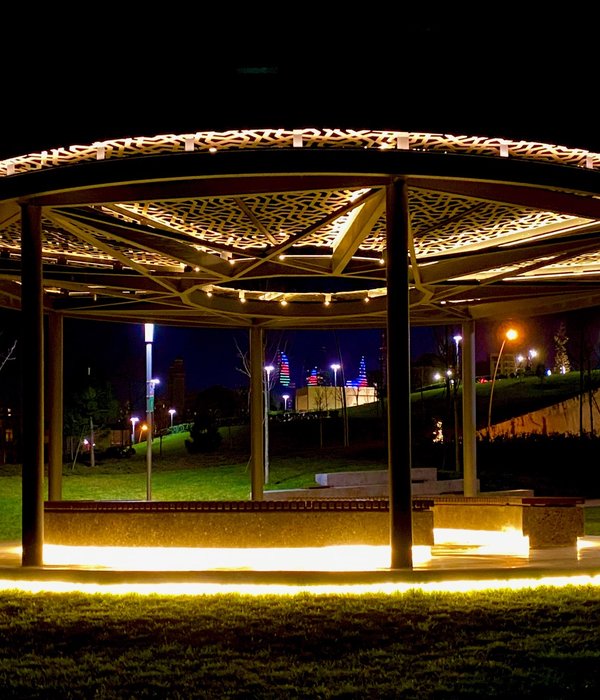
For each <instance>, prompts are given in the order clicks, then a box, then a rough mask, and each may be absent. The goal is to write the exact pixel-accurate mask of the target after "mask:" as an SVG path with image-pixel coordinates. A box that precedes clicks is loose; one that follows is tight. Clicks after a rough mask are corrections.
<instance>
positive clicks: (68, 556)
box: [0, 536, 600, 594]
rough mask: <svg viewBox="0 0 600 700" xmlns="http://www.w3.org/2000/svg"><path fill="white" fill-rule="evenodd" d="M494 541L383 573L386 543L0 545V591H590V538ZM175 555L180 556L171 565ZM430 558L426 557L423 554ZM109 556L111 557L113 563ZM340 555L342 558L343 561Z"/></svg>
mask: <svg viewBox="0 0 600 700" xmlns="http://www.w3.org/2000/svg"><path fill="white" fill-rule="evenodd" d="M506 545H507V542H505V543H502V542H497V543H496V544H495V545H482V546H477V545H470V546H459V545H435V546H434V547H432V548H431V552H430V553H428V552H427V551H422V550H421V548H415V553H414V567H413V569H412V570H397V571H392V570H390V569H389V568H387V566H388V565H387V561H388V555H389V551H388V549H387V547H371V548H369V547H362V548H354V549H352V551H351V552H348V551H344V550H347V549H348V548H344V547H339V548H322V549H321V550H320V551H319V550H318V549H316V548H315V549H308V550H300V549H287V550H263V551H262V554H263V555H264V554H265V553H266V554H267V555H268V558H267V560H265V559H264V558H262V559H261V558H259V557H258V556H257V555H258V554H260V552H257V551H256V550H243V549H238V550H202V549H198V550H189V549H188V550H183V552H182V550H175V549H173V550H164V549H162V550H156V549H155V550H152V549H151V548H150V549H148V550H143V549H141V548H136V549H133V550H132V549H129V550H127V549H123V550H119V548H106V549H104V551H101V552H100V553H98V552H94V551H93V548H58V547H52V546H46V547H45V550H44V555H45V562H46V565H45V566H44V567H42V568H37V567H25V568H24V567H21V558H20V546H19V545H18V544H17V543H5V544H4V545H3V546H2V547H1V548H0V589H4V590H8V589H13V588H20V589H24V590H32V591H42V590H58V591H71V590H83V591H92V592H130V591H136V592H140V593H186V594H189V593H199V594H202V593H212V592H227V591H232V590H236V591H244V592H256V593H263V592H272V593H280V592H290V593H293V592H299V591H306V590H309V591H311V590H312V591H315V592H317V591H318V592H322V591H340V592H342V591H345V590H347V591H352V592H357V591H364V592H376V591H390V592H391V591H396V590H408V589H411V588H425V589H428V590H457V589H458V590H466V589H478V588H497V587H511V588H523V587H531V586H536V585H569V584H574V585H581V584H590V583H591V584H594V585H600V537H597V536H596V537H591V536H588V537H582V538H580V539H579V541H578V547H577V548H576V549H575V548H565V547H559V548H552V549H543V550H531V551H527V549H526V548H525V549H523V548H522V549H521V552H520V553H518V552H517V553H515V550H514V549H513V550H512V551H510V548H509V549H508V550H507V551H506V552H504V553H502V549H503V548H506ZM182 554H183V556H184V558H183V559H177V557H178V556H181V555H182ZM428 554H430V556H428ZM119 555H121V557H120V558H119ZM344 555H349V558H348V559H347V560H346V561H345V560H344V558H343V557H344Z"/></svg>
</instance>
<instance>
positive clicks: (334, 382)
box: [331, 363, 340, 411]
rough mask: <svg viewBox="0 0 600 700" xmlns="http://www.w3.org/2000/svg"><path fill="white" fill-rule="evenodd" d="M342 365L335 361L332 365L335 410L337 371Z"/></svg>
mask: <svg viewBox="0 0 600 700" xmlns="http://www.w3.org/2000/svg"><path fill="white" fill-rule="evenodd" d="M339 368H340V366H339V365H338V364H337V363H335V364H333V365H331V369H332V370H333V410H334V411H335V410H336V409H337V372H338V369H339Z"/></svg>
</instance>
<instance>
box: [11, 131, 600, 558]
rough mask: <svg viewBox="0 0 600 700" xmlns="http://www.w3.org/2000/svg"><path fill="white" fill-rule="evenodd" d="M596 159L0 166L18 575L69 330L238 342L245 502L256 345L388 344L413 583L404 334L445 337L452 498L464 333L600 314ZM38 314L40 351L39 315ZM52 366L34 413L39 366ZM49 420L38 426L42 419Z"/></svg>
mask: <svg viewBox="0 0 600 700" xmlns="http://www.w3.org/2000/svg"><path fill="white" fill-rule="evenodd" d="M599 170H600V155H598V154H594V153H588V152H587V151H584V150H577V149H567V148H563V147H560V146H553V145H546V144H536V143H528V142H512V141H504V140H501V139H485V138H483V137H467V136H448V135H439V134H418V133H405V132H392V131H377V132H369V131H344V130H326V129H324V130H317V129H306V130H294V131H285V130H268V129H265V130H253V131H240V132H232V131H231V132H222V133H221V132H199V133H196V134H183V135H161V136H156V137H140V138H138V139H133V138H129V139H120V140H112V141H106V142H101V143H95V144H91V145H89V146H72V147H69V148H64V149H55V150H53V151H49V152H42V153H36V154H28V155H25V156H22V157H16V158H11V159H8V160H5V161H2V162H0V233H1V236H2V237H1V238H0V304H2V305H3V306H4V307H7V308H19V309H21V313H22V321H23V366H24V368H25V370H24V376H23V397H24V402H23V423H24V424H25V425H27V426H29V431H30V435H31V437H32V439H30V440H29V439H28V440H27V441H25V443H24V451H23V558H22V563H23V565H24V566H40V565H41V564H42V554H43V543H44V532H43V476H44V431H45V426H46V424H47V425H48V432H49V457H48V469H49V498H50V499H51V500H58V499H60V497H61V470H62V342H63V340H62V321H63V319H64V318H65V317H79V318H86V319H98V320H99V321H101V320H119V321H125V322H132V323H161V324H172V325H186V326H197V327H205V328H247V329H248V333H249V338H250V362H251V387H250V389H251V465H252V468H251V485H252V498H253V499H255V500H261V499H262V495H263V479H264V470H263V461H264V449H265V446H264V433H263V430H262V417H263V395H262V368H263V364H264V362H263V360H264V358H263V345H264V333H265V331H267V330H269V329H274V328H275V329H286V328H290V329H291V328H373V327H377V328H379V327H385V328H386V329H387V350H388V367H387V381H388V386H387V395H388V425H389V428H390V429H389V431H388V435H389V438H388V462H389V513H390V544H391V568H392V569H397V568H406V567H410V566H411V562H412V560H411V545H412V521H411V511H412V497H411V478H410V467H411V447H410V423H409V421H407V420H406V417H407V415H408V414H409V413H410V351H409V328H410V325H411V324H415V325H441V324H454V325H458V324H460V325H461V326H462V335H463V380H464V381H463V388H464V390H463V451H464V479H465V496H474V495H475V493H476V486H475V484H476V472H477V468H476V452H475V384H474V377H475V353H474V347H475V331H476V324H477V321H479V320H484V319H485V320H490V319H506V318H510V317H517V316H521V315H522V314H523V307H524V305H525V302H526V306H527V314H528V315H541V314H549V313H556V312H558V311H567V310H571V309H577V308H585V307H591V306H595V305H596V304H597V303H598V301H599V300H600V238H599V236H598V233H599V229H600V196H599V195H600V187H599V183H600V179H599V176H598V173H599ZM45 315H47V317H48V335H49V338H48V344H47V347H48V354H47V356H46V357H45V350H44V316H45ZM45 364H47V366H48V384H47V387H46V391H47V393H48V395H49V396H48V399H49V400H48V402H47V405H48V406H49V410H48V415H47V416H45V413H44V366H45ZM46 418H47V420H46Z"/></svg>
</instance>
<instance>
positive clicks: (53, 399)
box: [48, 312, 63, 501]
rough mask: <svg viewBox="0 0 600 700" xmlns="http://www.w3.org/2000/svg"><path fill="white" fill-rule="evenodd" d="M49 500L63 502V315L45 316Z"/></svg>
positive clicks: (52, 314)
mask: <svg viewBox="0 0 600 700" xmlns="http://www.w3.org/2000/svg"><path fill="white" fill-rule="evenodd" d="M48 410H49V411H50V416H49V417H48V432H49V439H48V500H50V501H60V500H62V469H63V316H62V314H58V313H55V312H50V314H49V315H48Z"/></svg>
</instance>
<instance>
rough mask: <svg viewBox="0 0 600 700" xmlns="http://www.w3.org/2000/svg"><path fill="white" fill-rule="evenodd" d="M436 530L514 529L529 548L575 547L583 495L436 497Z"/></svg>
mask: <svg viewBox="0 0 600 700" xmlns="http://www.w3.org/2000/svg"><path fill="white" fill-rule="evenodd" d="M433 503H434V505H433V523H434V527H435V528H436V529H438V528H439V529H449V530H484V531H485V530H489V531H490V532H502V531H506V530H507V529H509V528H510V529H513V530H515V531H516V532H517V533H521V534H522V535H524V536H526V537H529V548H530V549H543V548H547V547H575V546H576V545H577V538H578V537H582V536H583V535H584V524H585V523H584V512H583V504H584V499H583V498H562V497H555V498H552V497H548V498H547V497H531V496H474V497H460V496H436V497H434V498H433Z"/></svg>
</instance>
